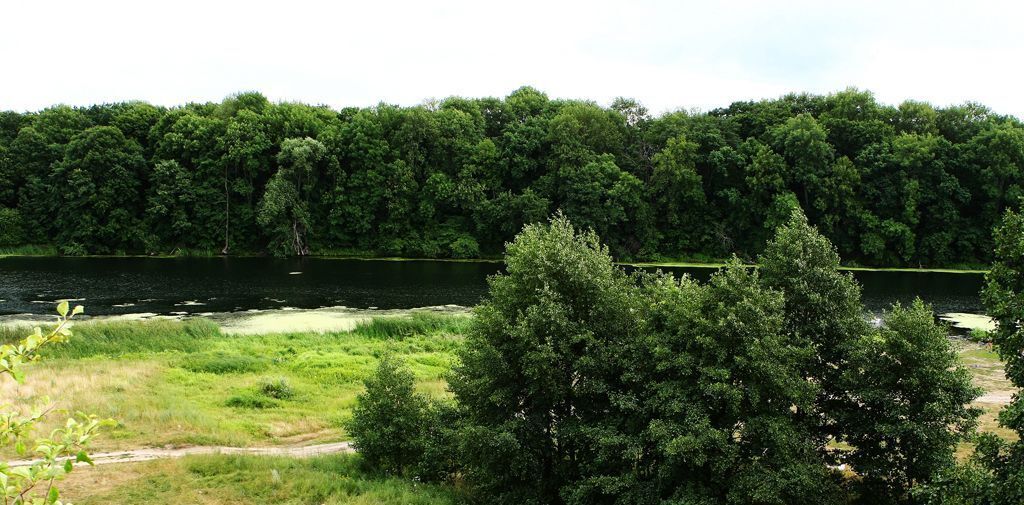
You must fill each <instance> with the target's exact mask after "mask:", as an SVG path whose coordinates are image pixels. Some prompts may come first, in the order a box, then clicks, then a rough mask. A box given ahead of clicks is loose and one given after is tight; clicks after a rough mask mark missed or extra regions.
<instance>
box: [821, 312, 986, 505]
mask: <svg viewBox="0 0 1024 505" xmlns="http://www.w3.org/2000/svg"><path fill="white" fill-rule="evenodd" d="M948 333H949V332H948V329H947V328H946V327H944V326H942V325H939V324H936V323H935V315H934V313H933V312H932V310H931V307H929V306H927V305H925V304H924V303H923V302H922V301H921V300H920V299H918V300H915V301H914V303H913V305H911V306H910V307H908V308H903V307H901V306H900V305H898V304H897V305H895V306H894V307H893V308H892V310H891V311H890V312H888V313H886V314H885V317H884V324H883V326H882V328H880V329H879V330H878V331H877V332H873V333H872V334H870V335H866V336H864V337H863V338H861V339H860V341H859V342H858V343H857V346H856V349H855V350H854V351H853V352H852V353H851V356H850V358H849V363H848V365H847V366H846V367H845V368H844V371H843V376H842V378H841V380H840V381H839V383H840V384H841V385H842V386H843V387H844V388H846V390H847V391H849V394H850V402H849V404H851V405H856V407H853V408H845V409H840V410H839V411H838V417H839V425H840V426H842V427H843V430H844V431H843V433H842V441H844V442H846V443H848V444H850V445H851V446H852V447H853V449H852V450H851V451H849V452H846V453H844V454H843V461H845V462H847V463H849V464H850V465H851V467H852V468H853V470H854V471H855V472H857V474H858V475H860V476H861V479H862V480H861V482H860V484H859V486H858V488H859V491H860V493H861V501H862V502H864V503H885V502H901V501H904V500H905V499H906V498H907V493H908V491H909V490H910V489H911V488H912V487H914V486H916V485H920V484H923V483H928V482H930V481H931V480H932V478H934V477H936V476H937V475H938V474H939V472H941V471H947V470H948V469H950V468H951V467H953V466H954V465H955V460H954V457H953V453H954V451H955V450H956V446H957V444H958V443H960V442H962V441H964V440H966V439H967V438H968V437H969V436H970V435H972V434H973V433H974V430H975V427H976V424H977V417H978V415H979V414H980V413H981V411H980V410H979V409H977V408H973V407H970V403H971V402H972V401H974V399H975V398H977V397H978V396H979V395H980V394H981V390H980V389H979V388H977V387H975V386H973V385H972V384H971V374H970V372H969V371H968V370H967V369H966V368H964V367H963V365H962V364H961V363H960V360H959V357H958V355H957V352H956V350H955V349H954V348H953V346H952V344H951V343H950V341H949V337H948Z"/></svg>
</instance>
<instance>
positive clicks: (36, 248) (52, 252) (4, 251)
mask: <svg viewBox="0 0 1024 505" xmlns="http://www.w3.org/2000/svg"><path fill="white" fill-rule="evenodd" d="M57 255H58V253H57V248H56V247H54V246H52V245H18V246H3V247H0V258H2V257H4V256H57Z"/></svg>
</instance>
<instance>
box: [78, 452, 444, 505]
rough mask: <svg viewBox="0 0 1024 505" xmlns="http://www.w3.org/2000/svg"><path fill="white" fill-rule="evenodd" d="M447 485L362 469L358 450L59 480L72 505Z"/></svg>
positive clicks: (89, 473) (331, 502) (180, 464)
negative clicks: (427, 483) (386, 476)
mask: <svg viewBox="0 0 1024 505" xmlns="http://www.w3.org/2000/svg"><path fill="white" fill-rule="evenodd" d="M456 492H457V491H456V490H455V489H453V488H452V487H450V486H433V485H425V484H421V483H416V482H412V481H409V480H405V479H400V478H384V477H379V476H376V475H368V474H366V473H365V472H364V471H362V470H361V469H360V466H359V461H358V456H355V455H336V456H324V457H318V458H310V459H295V458H277V457H265V456H263V457H260V456H190V457H187V458H183V459H175V460H157V461H148V462H144V463H132V464H119V465H106V466H98V467H95V468H85V469H81V470H76V471H75V472H74V473H72V474H71V475H70V476H69V477H68V478H67V479H66V480H65V481H64V482H63V483H62V485H61V495H62V497H66V498H70V499H73V500H74V503H75V504H76V505H101V504H102V505H110V504H126V505H127V504H133V505H135V504H143V503H160V504H163V503H175V504H257V503H259V504H264V503H265V504H281V505H291V504H295V505H298V504H324V505H340V504H351V505H356V504H359V505H371V504H380V505H448V504H452V503H456V502H457V495H456Z"/></svg>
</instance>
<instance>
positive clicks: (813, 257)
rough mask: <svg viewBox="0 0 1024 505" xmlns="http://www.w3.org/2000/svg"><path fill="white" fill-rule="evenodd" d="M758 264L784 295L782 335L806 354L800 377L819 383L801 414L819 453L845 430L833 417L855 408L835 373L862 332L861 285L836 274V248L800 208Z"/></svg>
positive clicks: (771, 284) (864, 328) (767, 280)
mask: <svg viewBox="0 0 1024 505" xmlns="http://www.w3.org/2000/svg"><path fill="white" fill-rule="evenodd" d="M759 263H760V268H759V270H760V273H761V279H762V281H763V282H764V283H765V284H766V285H767V286H769V287H771V288H774V289H777V290H779V291H780V292H781V293H783V298H784V300H785V329H786V332H787V333H788V334H789V335H791V337H792V338H793V339H794V342H793V343H794V344H795V345H796V346H799V347H800V348H802V349H803V350H804V353H805V354H804V357H803V362H802V363H800V365H799V367H800V373H801V375H802V376H804V377H807V378H809V379H811V381H812V382H814V383H815V384H817V385H818V389H819V390H818V391H817V394H816V396H817V397H816V399H815V401H814V403H813V404H812V405H807V406H804V408H803V409H802V410H801V411H800V415H801V417H803V418H804V420H805V421H806V422H807V423H808V425H809V427H810V429H811V430H812V435H813V436H814V438H815V443H816V444H817V445H818V448H819V450H823V449H824V446H825V444H826V442H827V441H828V440H829V438H830V437H835V436H837V435H838V434H840V433H842V432H844V431H845V430H846V429H847V428H848V426H845V425H842V424H836V422H835V420H834V419H833V416H834V414H833V413H834V412H835V411H837V410H839V409H844V408H854V409H855V407H854V406H852V405H849V404H848V403H847V402H845V401H844V399H843V396H844V390H843V387H842V386H841V385H840V382H839V373H840V371H841V370H842V369H843V368H844V367H845V366H846V364H847V359H848V355H849V353H850V349H851V346H852V345H853V344H854V343H855V342H856V341H857V339H858V338H859V337H860V336H861V335H863V334H865V333H866V332H867V324H866V322H865V321H864V317H863V315H862V314H863V307H862V306H861V303H860V286H859V285H857V282H856V281H855V280H854V279H853V276H852V275H851V274H849V273H841V272H839V270H838V268H839V254H838V253H837V252H836V250H835V247H834V246H833V245H832V244H831V243H830V242H829V241H828V239H827V238H825V237H823V236H822V235H821V234H820V233H818V231H817V230H816V229H815V228H814V227H812V226H810V225H809V224H808V222H807V218H806V217H805V216H804V215H803V213H802V212H800V211H799V210H797V211H795V212H793V213H792V214H791V216H790V218H789V220H788V221H787V222H786V224H784V225H782V226H780V227H779V228H778V229H777V230H776V232H775V236H774V237H773V238H772V240H771V241H770V242H769V243H768V246H767V247H766V248H765V251H764V253H763V254H762V255H761V256H760V257H759Z"/></svg>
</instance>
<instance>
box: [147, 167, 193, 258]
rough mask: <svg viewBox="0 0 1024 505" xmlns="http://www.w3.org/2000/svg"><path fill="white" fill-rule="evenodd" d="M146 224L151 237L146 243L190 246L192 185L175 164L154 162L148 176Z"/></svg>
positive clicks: (187, 174) (190, 180)
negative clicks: (148, 189) (151, 171)
mask: <svg viewBox="0 0 1024 505" xmlns="http://www.w3.org/2000/svg"><path fill="white" fill-rule="evenodd" d="M149 182H150V193H149V196H148V198H147V199H146V220H147V222H148V223H149V231H150V233H152V234H154V236H155V237H154V238H153V239H151V240H150V243H151V244H153V245H156V244H158V243H163V244H171V245H173V246H174V247H187V246H188V245H189V244H191V243H193V242H192V240H193V238H194V236H195V227H196V225H195V222H196V220H197V219H196V215H195V213H196V211H195V209H196V203H197V201H196V200H197V199H198V196H197V194H196V184H195V181H194V180H193V179H192V174H191V173H189V172H188V171H187V170H185V168H184V167H182V166H181V164H179V163H178V162H177V161H174V160H163V161H158V162H157V163H156V166H154V167H153V173H152V174H151V176H150V181H149Z"/></svg>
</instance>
